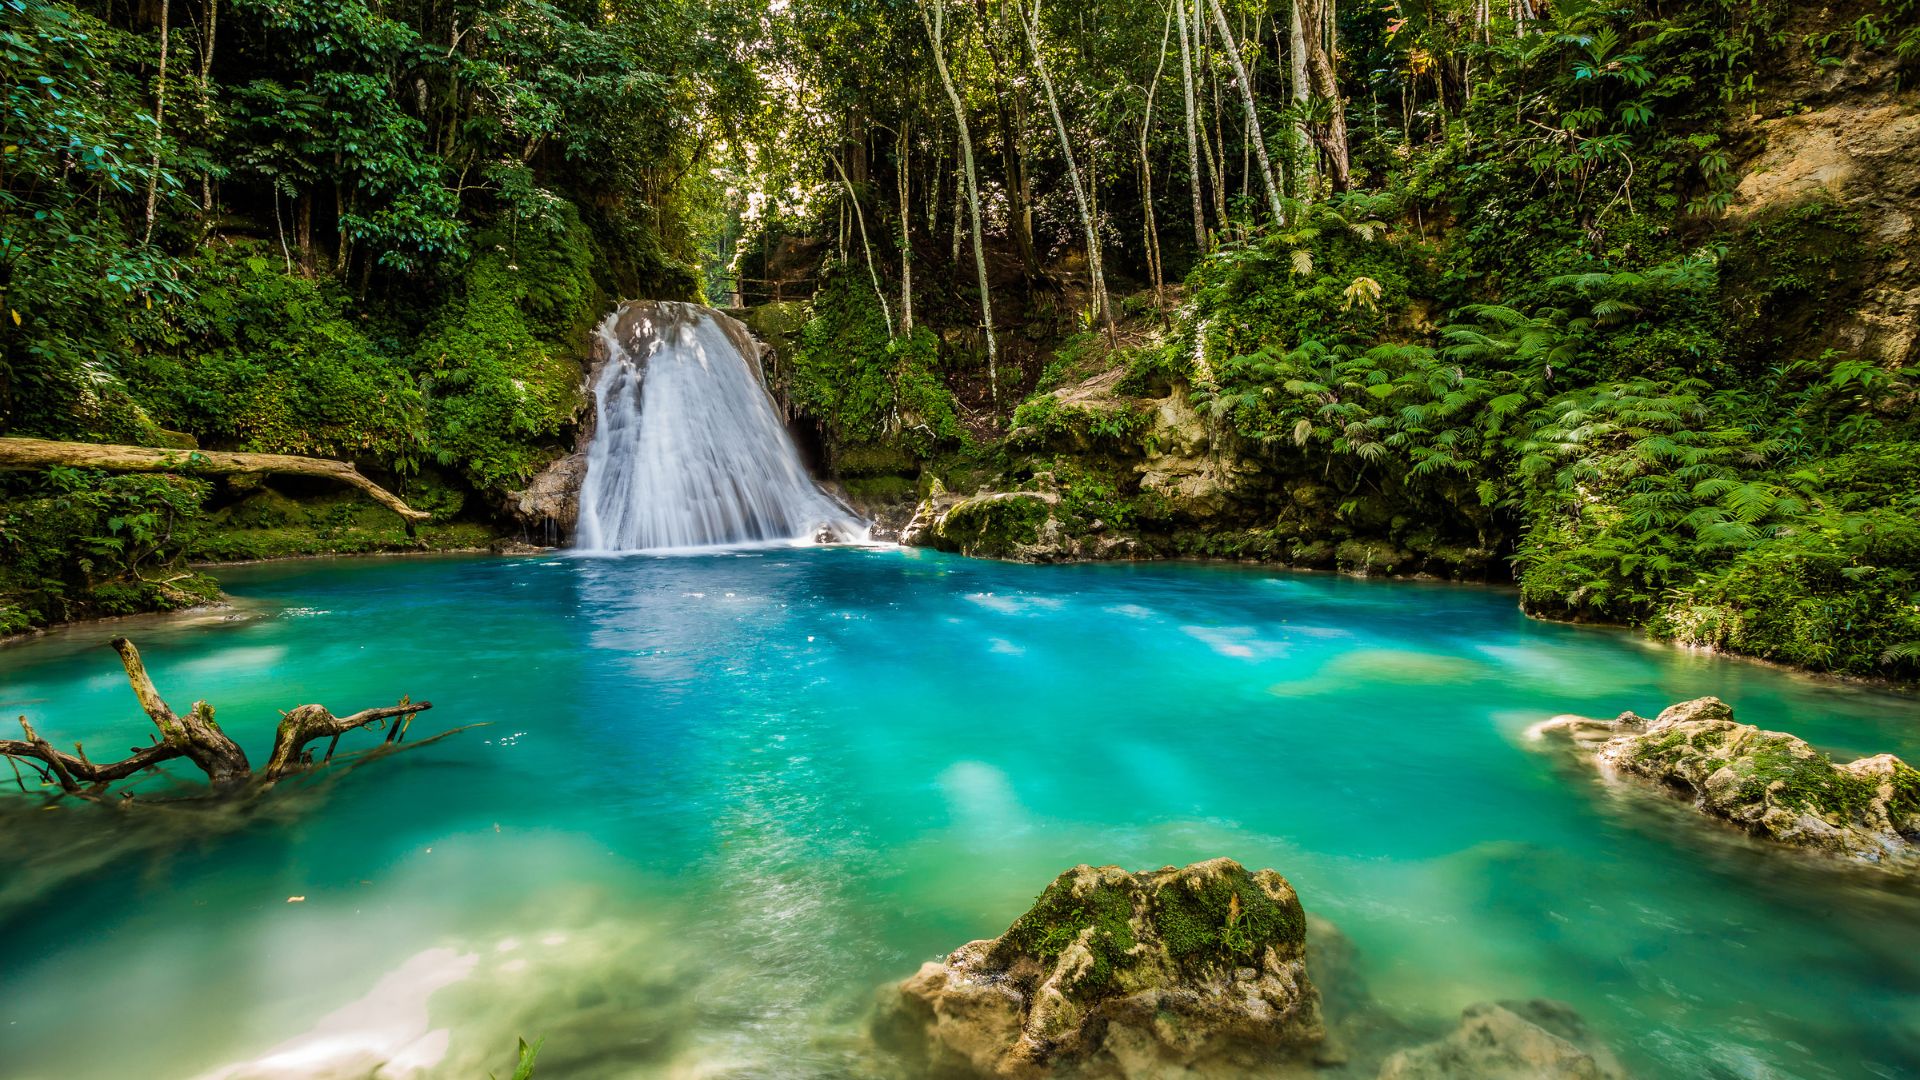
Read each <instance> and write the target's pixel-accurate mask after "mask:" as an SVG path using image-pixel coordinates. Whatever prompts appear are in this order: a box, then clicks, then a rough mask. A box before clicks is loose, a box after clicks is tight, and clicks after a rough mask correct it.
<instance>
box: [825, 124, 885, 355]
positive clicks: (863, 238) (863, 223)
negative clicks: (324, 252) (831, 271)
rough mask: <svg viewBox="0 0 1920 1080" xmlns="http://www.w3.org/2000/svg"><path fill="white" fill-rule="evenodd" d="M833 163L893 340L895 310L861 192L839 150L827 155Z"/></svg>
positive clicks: (868, 277)
mask: <svg viewBox="0 0 1920 1080" xmlns="http://www.w3.org/2000/svg"><path fill="white" fill-rule="evenodd" d="M827 160H828V161H830V162H832V163H833V171H834V172H837V173H839V174H840V183H841V184H842V185H844V186H845V187H846V189H847V201H848V202H850V203H852V204H853V220H854V221H855V222H857V223H858V224H859V226H860V250H861V251H862V252H864V253H865V254H866V257H867V279H868V280H869V281H872V282H873V295H874V298H875V299H877V300H879V301H880V317H881V319H882V320H884V321H885V322H886V324H887V340H888V341H892V340H893V312H892V310H890V308H889V306H888V304H887V291H886V290H885V289H882V288H881V287H880V271H879V270H877V269H875V268H874V265H873V245H872V244H870V243H868V242H867V213H866V211H864V210H862V209H860V193H859V192H858V191H855V190H854V187H853V181H852V180H851V179H850V178H848V176H847V170H846V168H845V167H844V166H842V165H841V164H840V155H839V153H838V152H835V153H830V154H828V155H827Z"/></svg>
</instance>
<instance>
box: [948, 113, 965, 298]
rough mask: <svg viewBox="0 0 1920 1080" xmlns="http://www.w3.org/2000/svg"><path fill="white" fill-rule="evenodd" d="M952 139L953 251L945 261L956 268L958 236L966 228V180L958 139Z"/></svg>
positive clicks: (958, 246) (958, 250)
mask: <svg viewBox="0 0 1920 1080" xmlns="http://www.w3.org/2000/svg"><path fill="white" fill-rule="evenodd" d="M953 141H954V143H955V144H956V145H955V147H954V151H953V251H952V253H951V254H949V255H948V256H947V261H948V262H950V263H952V264H953V266H954V269H956V270H957V269H959V268H960V236H961V234H962V233H963V232H964V231H965V230H966V219H967V203H966V200H967V182H966V177H965V176H964V175H963V171H962V170H963V169H964V165H963V164H962V162H961V152H960V147H959V146H958V145H957V144H958V143H959V142H960V139H959V137H958V136H956V137H955V138H954V140H953Z"/></svg>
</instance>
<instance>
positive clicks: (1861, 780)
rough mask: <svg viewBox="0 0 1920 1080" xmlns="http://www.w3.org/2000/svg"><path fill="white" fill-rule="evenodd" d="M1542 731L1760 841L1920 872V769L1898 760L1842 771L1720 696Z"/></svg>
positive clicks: (1561, 722)
mask: <svg viewBox="0 0 1920 1080" xmlns="http://www.w3.org/2000/svg"><path fill="white" fill-rule="evenodd" d="M1541 730H1542V732H1543V733H1558V734H1562V735H1565V736H1567V737H1569V738H1570V739H1571V740H1572V741H1573V743H1574V745H1576V746H1577V747H1579V748H1581V749H1582V750H1583V751H1586V752H1588V753H1590V755H1591V757H1592V759H1593V761H1594V762H1595V763H1596V764H1597V765H1599V766H1600V767H1601V768H1602V769H1604V770H1607V771H1609V772H1611V773H1615V774H1619V775H1626V776H1634V777H1641V778H1644V779H1648V780H1653V781H1656V782H1658V783H1660V784H1661V785H1663V786H1664V787H1666V788H1668V789H1669V790H1673V791H1676V792H1679V793H1681V794H1684V795H1686V796H1688V797H1690V798H1691V799H1692V800H1693V803H1694V805H1695V806H1696V807H1697V808H1698V809H1699V810H1700V811H1701V812H1702V813H1704V814H1707V815H1710V816H1712V817H1717V818H1720V819H1722V820H1725V821H1729V822H1732V823H1733V824H1735V825H1738V826H1740V827H1741V828H1743V829H1745V830H1747V831H1748V832H1750V833H1752V834H1754V835H1756V836H1760V837H1763V838H1766V839H1768V840H1773V841H1776V842H1778V843H1781V844H1786V845H1790V846H1793V847H1799V848H1805V849H1809V850H1813V851H1819V852H1824V853H1827V854H1831V855H1835V856H1839V857H1842V858H1845V859H1849V860H1852V861H1855V862H1860V863H1865V864H1869V865H1872V866H1877V867H1881V868H1883V869H1886V870H1889V871H1893V872H1896V873H1903V874H1915V873H1920V772H1916V771H1915V770H1914V769H1913V768H1912V767H1910V766H1909V765H1907V764H1906V763H1905V762H1903V761H1901V760H1900V759H1899V758H1897V757H1894V756H1893V755H1892V754H1880V755H1877V756H1875V757H1869V758H1862V759H1860V760H1859V761H1854V762H1851V763H1848V764H1846V765H1840V764H1837V763H1835V762H1834V760H1833V759H1832V758H1830V757H1828V756H1827V755H1825V754H1823V753H1821V752H1820V751H1818V750H1816V749H1814V748H1813V747H1812V746H1810V745H1808V744H1807V743H1806V741H1805V740H1802V739H1800V738H1797V737H1795V736H1793V735H1789V734H1787V733H1785V732H1780V731H1762V730H1761V729H1759V728H1757V727H1755V726H1753V725H1752V724H1742V723H1738V722H1736V721H1735V720H1734V719H1733V710H1732V708H1730V707H1729V706H1728V705H1727V703H1726V702H1724V701H1721V700H1720V699H1719V698H1713V697H1704V698H1697V699H1695V700H1693V701H1686V702H1682V703H1680V704H1678V705H1674V706H1672V707H1670V708H1668V709H1666V710H1665V711H1663V712H1662V713H1661V714H1660V715H1659V716H1658V717H1656V718H1654V719H1652V720H1648V719H1646V718H1645V717H1641V716H1636V715H1634V714H1633V713H1622V714H1621V715H1620V716H1619V718H1617V719H1615V720H1588V719H1584V718H1581V717H1572V716H1567V717H1557V718H1555V719H1554V720H1551V721H1549V722H1548V723H1546V724H1544V725H1542V727H1541Z"/></svg>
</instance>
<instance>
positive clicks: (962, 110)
mask: <svg viewBox="0 0 1920 1080" xmlns="http://www.w3.org/2000/svg"><path fill="white" fill-rule="evenodd" d="M917 4H918V6H919V9H920V23H921V25H922V26H924V27H926V30H927V37H928V39H929V40H930V41H932V42H933V65H934V67H935V68H937V69H938V70H939V72H940V85H942V86H944V87H945V88H946V91H947V100H948V101H949V102H951V103H952V105H953V122H954V125H955V126H956V127H958V128H959V129H960V157H961V162H962V164H963V165H964V166H965V168H966V173H965V175H966V180H967V206H968V208H969V209H970V210H971V211H972V215H973V221H972V224H973V263H974V269H975V270H976V271H977V272H978V273H979V275H980V318H981V322H982V324H983V326H984V327H985V329H986V333H987V396H988V398H989V399H990V400H991V401H992V402H993V404H994V406H995V407H996V408H998V407H999V405H1000V349H999V346H998V345H997V344H996V343H995V342H994V340H993V289H992V286H990V285H989V284H988V282H987V249H986V244H985V243H984V242H983V241H982V240H981V237H980V181H979V177H978V174H977V173H976V172H975V170H974V166H973V135H972V134H971V133H970V132H969V131H968V130H967V106H966V103H965V102H964V101H962V100H960V91H959V90H958V89H956V88H955V87H954V85H953V75H952V73H950V72H949V71H948V70H947V55H946V46H945V44H944V39H945V37H946V15H947V10H946V8H947V0H917ZM928 7H931V8H933V16H932V18H931V19H929V18H928V16H927V8H928Z"/></svg>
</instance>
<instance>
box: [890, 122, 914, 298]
mask: <svg viewBox="0 0 1920 1080" xmlns="http://www.w3.org/2000/svg"><path fill="white" fill-rule="evenodd" d="M910 133H911V128H910V127H909V126H908V121H907V119H906V118H905V117H902V118H901V120H900V135H899V139H898V143H897V145H898V147H899V153H898V155H897V156H896V157H895V159H894V175H895V176H896V177H897V178H898V186H899V189H900V332H901V333H902V334H912V333H913V200H912V199H911V198H910V195H911V192H912V185H913V179H912V177H911V176H910V175H909V174H908V172H907V169H908V167H909V165H910V163H911V162H910V159H911V157H912V153H913V142H912V140H911V139H910V137H909V135H910Z"/></svg>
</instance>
